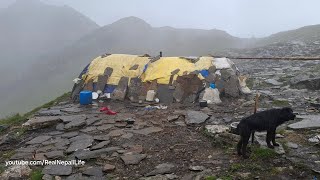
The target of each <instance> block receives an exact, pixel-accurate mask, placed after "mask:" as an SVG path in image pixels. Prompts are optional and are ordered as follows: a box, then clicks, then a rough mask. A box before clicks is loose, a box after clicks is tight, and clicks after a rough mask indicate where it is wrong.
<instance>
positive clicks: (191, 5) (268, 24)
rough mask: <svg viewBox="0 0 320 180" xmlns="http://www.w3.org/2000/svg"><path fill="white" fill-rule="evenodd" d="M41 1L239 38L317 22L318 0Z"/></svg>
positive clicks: (103, 19) (97, 17)
mask: <svg viewBox="0 0 320 180" xmlns="http://www.w3.org/2000/svg"><path fill="white" fill-rule="evenodd" d="M0 1H5V0H0ZM43 1H46V2H50V3H54V4H58V5H63V4H66V5H69V6H71V7H73V8H74V9H76V10H78V11H80V12H81V13H83V14H85V15H86V16H88V17H90V18H91V19H92V20H94V21H95V22H97V23H98V24H100V25H106V24H110V23H112V22H114V21H116V20H118V19H120V18H123V17H127V16H136V17H139V18H141V19H144V20H145V21H147V22H148V23H150V24H151V25H152V26H155V27H159V26H172V27H178V28H199V29H214V28H216V29H221V30H225V31H227V32H228V33H230V34H231V35H234V36H239V37H252V36H255V37H263V36H267V35H270V34H272V33H276V32H279V31H284V30H290V29H295V28H299V27H302V26H306V25H313V24H320V10H319V7H320V0H43Z"/></svg>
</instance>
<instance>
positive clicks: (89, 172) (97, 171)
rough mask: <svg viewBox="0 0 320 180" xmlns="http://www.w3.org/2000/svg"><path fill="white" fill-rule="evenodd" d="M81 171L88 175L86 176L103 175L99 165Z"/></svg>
mask: <svg viewBox="0 0 320 180" xmlns="http://www.w3.org/2000/svg"><path fill="white" fill-rule="evenodd" d="M82 173H83V174H85V175H88V176H96V177H101V176H103V172H102V168H101V167H88V168H87V169H86V170H84V171H83V172H82Z"/></svg>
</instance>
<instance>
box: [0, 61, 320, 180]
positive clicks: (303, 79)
mask: <svg viewBox="0 0 320 180" xmlns="http://www.w3.org/2000/svg"><path fill="white" fill-rule="evenodd" d="M235 63H236V64H237V66H238V68H239V69H240V72H242V73H244V74H247V75H248V76H249V79H248V81H247V83H248V86H250V87H251V89H252V90H253V91H252V95H248V96H243V97H241V98H239V99H231V98H225V97H222V101H223V103H222V104H219V105H210V106H209V107H207V108H203V109H200V107H199V106H198V104H189V105H181V104H180V105H179V104H174V105H171V106H168V107H167V108H166V107H158V108H157V107H154V108H150V107H149V108H145V106H146V104H131V103H129V102H117V101H112V102H103V103H98V102H97V103H95V104H93V105H92V106H80V105H77V104H72V103H69V102H68V101H66V102H60V103H58V104H56V105H55V106H53V107H51V108H48V109H42V110H40V111H38V112H37V113H36V114H35V115H34V117H33V118H30V119H29V121H28V122H26V123H25V124H24V126H20V125H18V126H13V127H9V128H8V129H6V130H4V131H3V133H2V134H3V135H2V136H1V141H0V149H1V152H2V153H1V156H0V161H1V165H0V166H1V171H2V172H3V173H2V175H1V179H6V178H8V177H13V176H23V177H25V178H26V179H28V178H31V179H36V178H40V179H41V176H42V175H43V177H42V179H48V180H49V179H50V180H51V179H68V180H71V179H74V180H78V179H157V180H158V179H159V180H165V179H183V180H188V179H190V180H191V179H208V180H209V179H218V178H220V179H313V178H315V177H320V174H319V173H320V161H319V159H320V157H319V156H320V151H319V141H320V121H319V120H320V114H319V107H320V99H319V98H320V97H319V94H320V91H319V89H320V88H319V77H320V65H319V64H320V63H319V61H253V60H250V61H249V60H248V61H246V60H241V61H240V60H239V61H235ZM317 83H318V84H317ZM316 89H318V90H316ZM256 93H261V97H260V99H259V102H260V103H259V111H261V110H263V109H266V108H272V107H283V106H291V107H293V109H294V111H295V113H297V114H298V118H297V119H296V120H295V121H294V122H290V123H288V124H285V125H283V126H281V127H279V128H278V134H277V141H279V142H280V143H281V146H280V147H279V148H276V149H275V150H270V149H267V148H265V145H264V136H265V134H264V133H256V138H255V139H256V140H257V143H255V144H253V145H251V146H250V149H249V151H250V152H251V153H250V158H249V159H246V160H244V159H242V158H240V157H238V156H237V155H236V152H235V146H236V143H237V140H238V138H239V137H238V136H237V135H234V134H231V133H229V132H228V129H229V127H230V124H231V123H232V122H237V121H239V120H240V119H241V118H243V117H244V116H248V115H250V114H252V113H253V104H254V101H253V98H254V96H255V94H256ZM101 106H108V107H110V108H111V109H112V110H114V111H116V112H117V115H115V116H112V115H107V114H105V113H101V112H99V108H100V107H101ZM130 122H133V124H130ZM21 129H23V130H25V131H21ZM22 132H23V134H21V133H22ZM45 159H47V160H66V161H67V160H82V161H84V162H85V164H84V165H78V166H63V165H44V166H10V167H5V166H4V165H5V164H4V162H5V161H7V160H45ZM22 179H23V178H22Z"/></svg>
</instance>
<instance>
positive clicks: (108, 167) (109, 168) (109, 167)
mask: <svg viewBox="0 0 320 180" xmlns="http://www.w3.org/2000/svg"><path fill="white" fill-rule="evenodd" d="M115 169H116V166H114V165H112V164H105V165H104V166H103V172H107V173H108V172H112V171H114V170H115Z"/></svg>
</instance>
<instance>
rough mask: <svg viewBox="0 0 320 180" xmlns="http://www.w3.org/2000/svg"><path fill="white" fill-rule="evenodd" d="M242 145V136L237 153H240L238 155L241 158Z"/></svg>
mask: <svg viewBox="0 0 320 180" xmlns="http://www.w3.org/2000/svg"><path fill="white" fill-rule="evenodd" d="M242 143H243V138H242V136H241V137H240V141H239V142H238V144H237V151H238V155H239V156H241V155H242V153H241V147H242Z"/></svg>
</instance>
